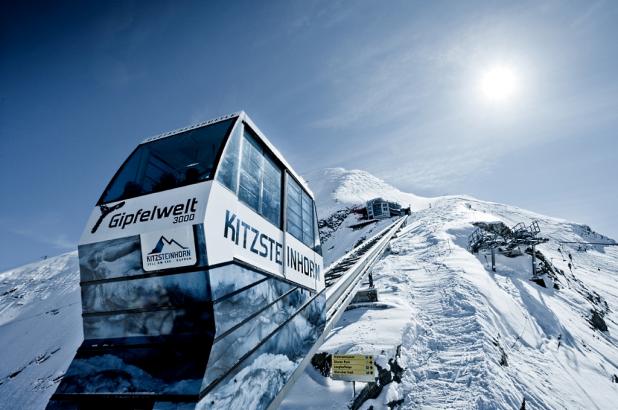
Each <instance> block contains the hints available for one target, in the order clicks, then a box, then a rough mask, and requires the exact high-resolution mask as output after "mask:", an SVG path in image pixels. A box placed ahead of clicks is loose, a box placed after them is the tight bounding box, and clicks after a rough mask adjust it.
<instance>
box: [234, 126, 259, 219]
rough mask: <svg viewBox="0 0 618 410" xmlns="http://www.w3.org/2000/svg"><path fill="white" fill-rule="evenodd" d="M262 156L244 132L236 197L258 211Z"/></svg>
mask: <svg viewBox="0 0 618 410" xmlns="http://www.w3.org/2000/svg"><path fill="white" fill-rule="evenodd" d="M262 162H263V157H262V155H261V153H260V148H259V147H258V146H257V144H256V143H255V142H254V141H253V139H251V138H248V137H247V135H246V134H245V138H244V140H243V144H242V159H241V161H240V181H239V185H238V198H239V199H240V200H241V201H243V202H244V203H246V204H247V205H249V207H250V208H251V209H253V210H254V211H256V212H259V211H260V183H261V178H262Z"/></svg>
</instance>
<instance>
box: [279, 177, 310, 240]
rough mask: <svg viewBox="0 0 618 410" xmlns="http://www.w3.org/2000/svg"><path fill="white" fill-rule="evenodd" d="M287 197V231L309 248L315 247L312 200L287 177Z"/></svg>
mask: <svg viewBox="0 0 618 410" xmlns="http://www.w3.org/2000/svg"><path fill="white" fill-rule="evenodd" d="M287 186H288V195H287V208H286V215H287V231H288V232H289V233H290V234H291V235H292V236H294V237H295V238H296V239H298V240H299V241H301V242H303V243H304V244H305V245H307V246H308V247H310V248H312V249H313V248H314V247H315V238H314V220H313V213H314V212H313V208H314V204H313V199H311V197H310V196H309V195H308V194H307V193H306V192H305V191H304V190H303V189H302V188H301V186H300V185H299V184H298V183H297V182H296V181H294V179H293V178H292V177H288V185H287Z"/></svg>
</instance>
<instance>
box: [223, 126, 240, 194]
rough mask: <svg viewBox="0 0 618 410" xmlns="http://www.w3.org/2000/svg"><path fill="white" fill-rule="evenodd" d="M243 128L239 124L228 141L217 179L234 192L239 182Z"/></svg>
mask: <svg viewBox="0 0 618 410" xmlns="http://www.w3.org/2000/svg"><path fill="white" fill-rule="evenodd" d="M241 130H242V126H241V125H240V124H239V125H237V126H236V129H235V130H234V133H233V134H232V136H231V137H230V139H229V142H228V143H227V147H226V148H225V153H224V154H223V158H221V164H220V165H219V169H218V171H217V180H218V181H219V182H221V183H222V184H223V185H225V186H226V187H228V188H229V189H231V190H232V191H234V192H236V186H237V184H238V165H239V162H240V160H239V157H240V138H241V135H242V134H241V132H242V131H241Z"/></svg>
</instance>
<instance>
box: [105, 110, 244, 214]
mask: <svg viewBox="0 0 618 410" xmlns="http://www.w3.org/2000/svg"><path fill="white" fill-rule="evenodd" d="M234 121H235V118H231V119H229V120H225V121H221V122H217V123H215V124H211V125H208V126H205V127H200V128H196V129H192V130H189V131H185V132H182V133H179V134H176V135H172V136H169V137H165V138H161V139H158V140H155V141H152V142H148V143H145V144H141V145H139V146H138V148H137V149H136V150H135V151H134V152H133V153H132V154H131V156H130V157H129V159H128V160H127V161H126V162H125V163H124V164H123V166H122V167H121V168H120V170H119V171H118V173H117V174H116V175H115V176H114V178H113V179H112V181H111V182H110V183H109V185H108V186H107V188H106V189H105V192H103V195H102V196H101V199H100V200H99V204H102V203H109V202H115V201H120V200H122V199H127V198H133V197H136V196H139V195H146V194H150V193H153V192H160V191H164V190H167V189H173V188H177V187H181V186H185V185H190V184H195V183H197V182H201V181H205V180H207V179H210V178H212V176H213V172H214V166H215V160H216V158H217V154H218V153H219V150H220V148H221V144H222V143H223V141H224V139H225V136H226V135H227V133H228V132H229V130H230V128H231V126H232V124H233V123H234Z"/></svg>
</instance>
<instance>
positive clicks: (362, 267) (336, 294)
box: [268, 216, 407, 410]
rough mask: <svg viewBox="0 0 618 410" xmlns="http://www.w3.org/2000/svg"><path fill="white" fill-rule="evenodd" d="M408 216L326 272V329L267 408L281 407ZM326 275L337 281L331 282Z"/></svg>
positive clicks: (272, 409)
mask: <svg viewBox="0 0 618 410" xmlns="http://www.w3.org/2000/svg"><path fill="white" fill-rule="evenodd" d="M406 219H407V216H403V217H401V218H399V219H398V220H397V221H395V222H394V223H392V224H391V225H389V226H388V227H386V228H384V229H383V230H382V231H380V232H378V233H377V234H376V235H374V236H373V237H372V238H370V239H368V240H366V241H365V242H364V243H362V244H360V245H359V246H357V247H356V248H354V249H352V250H351V251H350V252H348V253H347V254H346V255H344V256H343V257H342V258H340V259H338V260H337V261H336V262H334V263H333V264H331V266H330V267H329V268H328V270H326V271H325V272H324V278H325V279H326V281H327V283H328V286H327V287H326V288H325V289H324V290H322V292H325V294H326V324H325V326H324V331H323V332H322V334H321V335H320V337H318V339H317V340H316V341H315V343H314V344H313V346H312V347H311V349H310V350H309V352H308V353H307V355H305V357H304V358H303V359H302V360H301V362H300V364H299V365H298V367H297V368H296V369H295V370H294V372H293V373H292V375H291V376H290V377H289V379H288V381H287V382H286V384H285V385H284V386H283V387H282V388H281V390H280V391H279V393H278V394H277V396H276V397H275V398H274V399H273V401H272V402H271V403H270V405H269V406H268V410H274V409H277V408H278V407H279V405H280V404H281V402H282V401H283V399H284V398H285V396H286V394H287V393H288V391H289V390H290V389H291V388H292V386H293V385H294V383H295V382H296V380H298V378H299V377H300V376H301V375H302V374H303V372H304V371H305V367H307V365H308V364H309V363H310V362H311V358H312V357H313V355H314V354H315V353H316V352H317V350H318V349H319V348H320V346H322V344H323V343H324V340H325V339H326V337H327V336H328V334H329V333H330V331H331V330H332V329H333V326H334V325H335V324H336V323H337V322H338V321H339V319H340V318H341V315H342V314H343V312H345V309H346V307H347V306H348V305H349V304H350V302H351V301H352V299H353V298H354V295H355V294H356V291H357V289H358V287H359V286H360V283H361V281H362V279H363V277H364V276H365V274H366V273H367V272H368V271H369V269H371V267H372V266H373V264H374V263H375V262H376V261H377V260H378V259H379V257H380V255H382V253H383V252H384V249H385V248H386V246H387V245H388V243H389V242H390V240H391V239H392V238H393V237H394V236H395V234H396V233H397V231H398V230H399V229H400V228H401V227H402V226H403V225H404V223H405V221H406ZM341 266H345V267H346V269H345V271H344V272H343V273H342V274H339V273H340V272H341V271H339V270H338V269H339V268H340V267H341ZM335 277H336V278H335ZM327 278H330V279H334V280H331V281H328V279H327Z"/></svg>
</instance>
